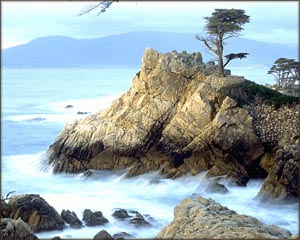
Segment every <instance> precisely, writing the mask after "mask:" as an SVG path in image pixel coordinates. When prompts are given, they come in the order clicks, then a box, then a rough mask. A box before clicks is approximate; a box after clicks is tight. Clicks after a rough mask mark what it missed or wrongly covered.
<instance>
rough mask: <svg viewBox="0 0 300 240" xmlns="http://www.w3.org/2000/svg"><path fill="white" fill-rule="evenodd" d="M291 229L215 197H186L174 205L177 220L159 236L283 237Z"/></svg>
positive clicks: (176, 237)
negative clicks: (267, 222)
mask: <svg viewBox="0 0 300 240" xmlns="http://www.w3.org/2000/svg"><path fill="white" fill-rule="evenodd" d="M290 237H291V233H290V232H289V231H287V230H285V229H282V228H280V227H277V226H275V225H267V224H264V223H262V222H260V221H258V220H257V219H256V218H254V217H250V216H247V215H240V214H238V213H236V212H235V211H232V210H230V209H228V208H227V207H224V206H222V205H220V204H219V203H216V202H215V201H214V200H212V199H205V198H202V197H196V198H195V199H184V200H182V202H181V203H180V204H179V205H178V206H176V207H175V209H174V220H173V221H172V222H171V223H170V224H169V225H167V226H166V227H164V228H163V229H162V230H161V232H160V233H159V234H158V235H157V238H158V239H226V238H227V239H228V238H229V239H280V238H290Z"/></svg>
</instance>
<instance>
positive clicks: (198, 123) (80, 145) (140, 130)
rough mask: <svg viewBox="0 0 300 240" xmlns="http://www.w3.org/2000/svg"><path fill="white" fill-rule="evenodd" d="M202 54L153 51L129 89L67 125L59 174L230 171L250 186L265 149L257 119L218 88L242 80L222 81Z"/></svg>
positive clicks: (54, 151) (53, 154) (52, 157)
mask: <svg viewBox="0 0 300 240" xmlns="http://www.w3.org/2000/svg"><path fill="white" fill-rule="evenodd" d="M215 68H216V66H213V65H211V64H207V65H206V64H204V63H203V62H202V56H201V54H200V53H193V54H187V53H185V52H183V53H181V54H179V53H177V52H172V53H166V54H160V53H158V52H156V51H154V50H152V49H146V51H145V53H144V56H143V60H142V68H141V71H140V72H139V73H137V74H136V76H135V77H134V79H133V82H132V86H131V88H130V90H129V91H128V92H127V93H125V94H123V95H122V96H121V97H120V98H119V99H117V100H115V101H114V102H113V104H112V105H111V107H110V108H108V109H107V110H105V111H102V112H99V113H97V114H95V115H91V116H88V117H87V118H85V119H82V120H80V121H76V122H75V123H72V124H69V125H66V126H65V127H64V129H63V131H62V132H61V133H60V134H59V136H58V137H57V139H56V141H55V142H54V144H53V145H51V146H50V149H49V162H50V163H51V164H52V165H53V166H54V172H57V173H58V172H69V173H74V172H83V171H85V170H87V169H126V168H128V169H129V173H128V174H129V176H132V175H138V174H142V173H145V172H149V171H156V170H160V172H161V173H162V174H164V175H165V176H167V177H177V176H180V175H182V174H186V173H191V174H197V173H199V172H200V171H203V170H209V174H210V175H223V174H227V175H228V176H230V177H233V178H235V179H236V180H237V183H238V184H241V185H243V184H245V183H246V182H247V180H248V178H249V172H250V169H251V168H253V166H256V165H258V163H259V162H258V159H259V157H260V156H261V155H262V154H263V146H262V145H261V142H260V139H259V138H258V137H257V135H256V134H255V129H254V127H253V123H252V121H253V118H252V117H251V115H250V114H249V113H248V111H247V110H245V109H243V108H240V107H238V106H237V103H236V102H235V100H233V99H231V98H230V97H226V98H224V97H221V95H220V92H219V90H220V89H221V88H222V87H226V86H231V85H234V84H236V83H240V82H243V81H244V79H243V78H242V77H236V76H227V77H226V78H220V77H216V76H214V74H212V73H213V72H214V71H215Z"/></svg>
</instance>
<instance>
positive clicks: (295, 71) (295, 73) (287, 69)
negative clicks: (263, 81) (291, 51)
mask: <svg viewBox="0 0 300 240" xmlns="http://www.w3.org/2000/svg"><path fill="white" fill-rule="evenodd" d="M299 72H300V63H299V62H298V61H296V60H295V59H289V58H278V59H277V60H276V61H275V62H274V64H273V65H272V67H271V68H270V70H269V71H268V74H272V75H273V76H274V77H275V79H276V81H277V87H279V88H283V89H290V88H291V87H292V86H293V85H294V84H295V82H296V81H299Z"/></svg>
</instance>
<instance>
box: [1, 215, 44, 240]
mask: <svg viewBox="0 0 300 240" xmlns="http://www.w3.org/2000/svg"><path fill="white" fill-rule="evenodd" d="M1 239H2V240H12V239H22V240H35V239H38V238H37V236H36V235H35V234H34V233H33V232H32V230H31V228H30V226H29V225H28V224H27V223H25V222H24V221H23V220H22V219H21V218H18V219H16V220H14V219H11V218H1Z"/></svg>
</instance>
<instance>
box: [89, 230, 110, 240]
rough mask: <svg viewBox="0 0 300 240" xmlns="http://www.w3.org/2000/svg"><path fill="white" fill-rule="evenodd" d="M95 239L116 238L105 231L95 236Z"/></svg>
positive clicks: (106, 239)
mask: <svg viewBox="0 0 300 240" xmlns="http://www.w3.org/2000/svg"><path fill="white" fill-rule="evenodd" d="M94 239H103V240H113V239H114V238H113V237H112V236H111V235H110V234H109V233H108V232H106V231H105V230H101V231H100V232H98V233H97V234H96V235H95V236H94Z"/></svg>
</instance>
